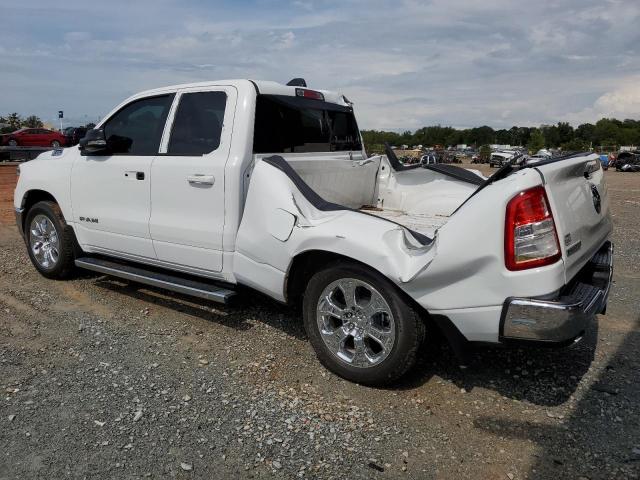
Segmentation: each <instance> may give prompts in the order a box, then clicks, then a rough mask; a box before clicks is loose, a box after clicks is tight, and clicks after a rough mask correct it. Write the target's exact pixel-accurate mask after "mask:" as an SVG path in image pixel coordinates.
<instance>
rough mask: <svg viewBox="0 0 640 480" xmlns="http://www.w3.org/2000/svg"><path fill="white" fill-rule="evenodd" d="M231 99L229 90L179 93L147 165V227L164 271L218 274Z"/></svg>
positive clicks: (233, 97)
mask: <svg viewBox="0 0 640 480" xmlns="http://www.w3.org/2000/svg"><path fill="white" fill-rule="evenodd" d="M236 98H237V93H236V90H235V88H233V87H223V86H220V87H215V88H206V89H202V88H197V89H184V90H181V91H179V92H178V99H177V101H176V106H175V107H174V110H173V112H172V113H171V115H170V120H169V122H167V129H166V131H165V135H164V140H163V145H162V148H161V151H162V153H161V154H160V155H158V156H157V157H156V158H155V159H154V161H153V165H152V167H151V176H152V178H153V181H152V183H151V205H152V209H151V219H150V222H149V229H150V232H151V238H152V239H153V245H154V248H155V251H156V254H157V256H158V260H161V261H163V262H165V263H166V264H167V266H169V267H170V266H171V265H172V264H174V265H177V266H180V267H181V268H184V267H188V268H189V269H190V271H193V272H194V273H199V274H202V275H208V274H209V273H213V275H212V276H216V275H215V273H214V272H220V271H221V270H222V257H223V255H222V251H223V244H222V238H223V230H224V212H225V205H224V202H225V177H224V172H225V164H226V162H227V158H228V156H229V148H230V144H231V131H232V128H233V118H234V114H235V105H236ZM235 188H236V189H237V188H239V186H237V185H236V187H235Z"/></svg>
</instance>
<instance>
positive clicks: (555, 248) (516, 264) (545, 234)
mask: <svg viewBox="0 0 640 480" xmlns="http://www.w3.org/2000/svg"><path fill="white" fill-rule="evenodd" d="M560 257H561V252H560V244H559V243H558V233H557V232H556V225H555V222H554V220H553V215H552V213H551V208H550V207H549V199H548V198H547V193H546V192H545V190H544V187H541V186H540V187H534V188H531V189H529V190H525V191H524V192H520V193H519V194H517V195H516V196H515V197H513V198H512V199H511V200H510V201H509V203H508V204H507V213H506V218H505V231H504V261H505V265H506V267H507V268H508V269H509V270H524V269H526V268H534V267H541V266H543V265H550V264H552V263H555V262H556V261H557V260H558V259H559V258H560Z"/></svg>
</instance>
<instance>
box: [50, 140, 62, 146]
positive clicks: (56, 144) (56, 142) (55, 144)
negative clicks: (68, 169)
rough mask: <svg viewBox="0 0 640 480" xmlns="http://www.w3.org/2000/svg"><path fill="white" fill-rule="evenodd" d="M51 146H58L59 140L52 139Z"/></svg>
mask: <svg viewBox="0 0 640 480" xmlns="http://www.w3.org/2000/svg"><path fill="white" fill-rule="evenodd" d="M51 146H52V147H53V148H60V142H59V141H58V140H54V141H53V142H51Z"/></svg>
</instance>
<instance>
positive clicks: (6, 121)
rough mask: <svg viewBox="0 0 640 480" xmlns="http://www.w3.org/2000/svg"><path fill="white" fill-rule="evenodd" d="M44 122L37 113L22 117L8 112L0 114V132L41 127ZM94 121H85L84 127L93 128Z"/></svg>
mask: <svg viewBox="0 0 640 480" xmlns="http://www.w3.org/2000/svg"><path fill="white" fill-rule="evenodd" d="M43 126H44V123H43V122H42V120H40V117H38V116H37V115H28V116H26V117H23V116H21V115H19V114H18V113H17V112H13V113H10V114H9V115H6V116H4V115H0V133H11V132H15V131H16V130H18V129H19V128H42V127H43ZM93 127H95V123H87V124H86V125H85V128H87V129H89V128H93Z"/></svg>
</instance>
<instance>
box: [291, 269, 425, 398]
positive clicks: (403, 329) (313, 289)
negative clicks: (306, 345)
mask: <svg viewBox="0 0 640 480" xmlns="http://www.w3.org/2000/svg"><path fill="white" fill-rule="evenodd" d="M350 278H351V279H356V280H359V281H362V282H366V283H367V284H369V285H371V286H372V287H374V288H375V289H376V290H377V292H378V293H380V295H381V296H382V297H383V298H384V300H385V301H386V303H387V304H388V307H389V309H390V310H391V313H392V314H393V322H394V324H395V339H394V342H393V347H392V348H391V349H390V351H389V353H388V354H387V356H386V358H384V359H383V360H382V361H380V362H379V363H377V364H375V365H373V366H369V367H356V366H353V365H350V364H348V363H347V362H346V361H344V360H342V359H341V358H339V357H338V355H336V354H335V353H334V352H332V351H331V350H330V349H329V347H328V346H327V345H326V344H325V342H324V340H323V338H322V335H323V334H322V333H321V329H320V327H319V325H318V313H317V308H318V305H319V301H320V297H321V295H322V293H323V291H324V290H325V288H327V287H328V286H329V285H331V284H332V283H333V282H336V281H338V280H340V279H350ZM303 318H304V326H305V329H306V332H307V335H308V336H309V340H310V342H311V345H312V346H313V348H314V350H315V352H316V355H317V356H318V359H319V360H320V363H322V365H324V366H325V367H326V368H327V369H328V370H330V371H332V372H333V373H335V374H336V375H338V376H340V377H342V378H345V379H347V380H350V381H352V382H356V383H360V384H364V385H370V386H385V385H388V384H391V383H393V382H395V381H397V380H398V379H400V378H401V377H402V376H403V375H404V374H406V373H407V372H408V371H409V370H410V369H411V368H412V367H413V365H414V364H415V360H416V355H417V352H418V349H419V348H420V345H421V344H422V342H423V340H424V336H425V323H424V320H423V318H421V316H420V314H419V312H418V311H416V310H415V309H414V308H412V307H411V306H410V305H409V303H408V302H407V300H406V299H405V298H404V296H403V294H402V292H400V291H399V290H398V288H397V287H396V286H395V285H394V284H393V283H392V282H390V281H389V280H388V279H387V278H385V277H384V276H383V275H381V274H379V273H378V272H375V271H373V270H371V269H368V268H366V267H364V266H362V265H360V264H357V263H355V262H354V263H345V262H338V263H334V264H332V265H328V266H327V267H325V268H324V269H323V270H320V271H318V272H316V273H315V274H314V275H313V276H312V277H311V279H310V280H309V283H308V285H307V288H306V291H305V293H304V299H303Z"/></svg>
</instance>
